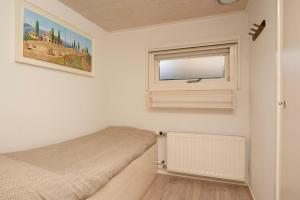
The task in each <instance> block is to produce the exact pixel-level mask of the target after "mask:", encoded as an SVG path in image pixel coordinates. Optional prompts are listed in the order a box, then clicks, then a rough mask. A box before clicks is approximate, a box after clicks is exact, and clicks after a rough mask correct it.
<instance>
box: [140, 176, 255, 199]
mask: <svg viewBox="0 0 300 200" xmlns="http://www.w3.org/2000/svg"><path fill="white" fill-rule="evenodd" d="M143 200H252V198H251V197H250V192H249V191H248V188H247V187H245V186H239V185H232V184H225V183H216V182H210V181H201V180H194V179H187V178H180V177H175V176H167V175H158V176H157V178H156V179H155V180H154V182H153V183H152V185H151V187H150V188H149V190H148V192H147V193H146V195H145V197H144V198H143Z"/></svg>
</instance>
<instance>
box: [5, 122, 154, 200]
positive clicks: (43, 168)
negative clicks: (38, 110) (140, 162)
mask: <svg viewBox="0 0 300 200" xmlns="http://www.w3.org/2000/svg"><path fill="white" fill-rule="evenodd" d="M155 142H156V136H155V134H154V133H153V132H150V131H145V130H139V129H134V128H129V127H110V128H107V129H105V130H103V131H100V132H98V133H95V134H91V135H88V136H84V137H81V138H77V139H74V140H71V141H68V142H64V143H60V144H55V145H51V146H47V147H43V148H38V149H33V150H28V151H23V152H16V153H10V154H4V155H0V197H1V200H2V199H3V200H5V199H9V200H14V199H17V200H19V199H20V200H21V199H22V200H26V199H28V200H29V199H30V200H35V199H37V200H41V199H43V200H45V199H53V200H56V199H57V200H58V199H59V200H62V199H64V200H69V199H70V200H73V199H74V200H78V199H86V198H88V197H90V196H91V195H93V194H94V193H95V192H97V191H98V190H100V189H101V188H102V187H103V186H104V185H105V184H106V183H108V182H109V180H110V179H112V178H113V177H114V176H116V175H117V174H118V173H119V172H120V171H122V169H124V168H126V167H127V166H128V165H129V164H130V163H131V162H132V161H134V160H135V159H136V158H138V157H139V156H140V155H142V154H143V153H144V152H145V151H147V149H149V148H150V147H151V146H152V145H153V144H154V143H155Z"/></svg>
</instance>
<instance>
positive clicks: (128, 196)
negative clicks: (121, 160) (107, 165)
mask: <svg viewBox="0 0 300 200" xmlns="http://www.w3.org/2000/svg"><path fill="white" fill-rule="evenodd" d="M156 160H157V146H156V144H154V145H153V146H152V147H150V148H149V149H148V150H147V151H146V152H145V153H144V154H143V155H141V156H140V157H139V158H137V159H136V160H135V161H133V162H132V163H131V164H129V165H128V166H127V167H126V168H125V169H124V170H123V171H122V172H120V173H119V174H118V175H117V176H115V177H114V178H113V179H112V180H110V181H109V182H108V183H107V184H106V185H105V186H104V187H103V188H101V189H100V190H99V191H98V192H96V193H95V194H94V195H92V196H91V197H89V198H87V200H103V199H107V200H120V199H122V200H140V199H142V198H143V196H144V195H145V193H146V192H147V189H148V188H149V186H150V185H151V183H152V182H153V180H154V179H155V177H156V172H157V167H156Z"/></svg>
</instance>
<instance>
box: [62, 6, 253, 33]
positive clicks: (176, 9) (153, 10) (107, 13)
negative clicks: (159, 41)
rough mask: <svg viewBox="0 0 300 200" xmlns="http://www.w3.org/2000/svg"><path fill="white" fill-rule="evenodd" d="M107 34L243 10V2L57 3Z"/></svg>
mask: <svg viewBox="0 0 300 200" xmlns="http://www.w3.org/2000/svg"><path fill="white" fill-rule="evenodd" d="M60 1H61V2H62V3H64V4H65V5H67V6H68V7H70V8H72V9H73V10H75V11H77V12H78V13H80V14H81V15H83V16H85V17H86V18H87V19H89V20H90V21H92V22H94V23H95V24H97V25H99V26H101V27H102V28H103V29H105V30H107V31H117V30H121V29H128V28H135V27H140V26H146V25H154V24H161V23H167V22H173V21H177V20H185V19H191V18H197V17H204V16H211V15H218V14H223V13H228V12H234V11H238V10H242V9H245V7H246V5H247V0H240V1H239V2H237V3H235V4H232V5H227V6H225V5H220V4H219V3H217V0H60Z"/></svg>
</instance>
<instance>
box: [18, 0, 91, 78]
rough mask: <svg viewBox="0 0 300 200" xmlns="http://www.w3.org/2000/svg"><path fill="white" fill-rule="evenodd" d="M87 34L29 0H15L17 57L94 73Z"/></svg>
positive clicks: (48, 65) (27, 60)
mask: <svg viewBox="0 0 300 200" xmlns="http://www.w3.org/2000/svg"><path fill="white" fill-rule="evenodd" d="M94 51H95V49H94V41H93V39H92V38H91V36H89V35H88V34H86V33H84V32H83V31H80V30H79V29H77V28H76V27H74V26H72V25H70V24H68V23H66V22H65V21H63V20H61V19H58V18H57V17H55V16H53V15H52V14H50V13H48V12H47V11H44V10H42V9H40V8H38V7H37V6H35V5H33V4H31V3H29V2H27V1H26V0H16V61H17V62H22V63H27V64H31V65H35V66H39V67H46V68H51V69H56V70H62V71H66V72H71V73H76V74H82V75H87V76H94Z"/></svg>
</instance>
